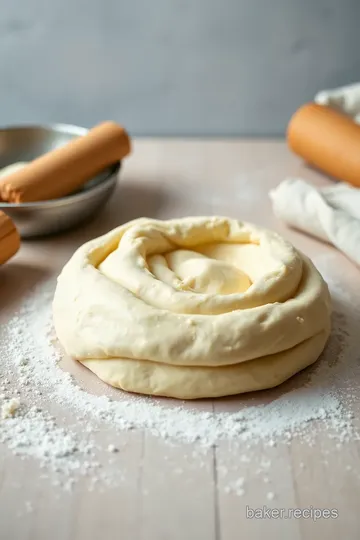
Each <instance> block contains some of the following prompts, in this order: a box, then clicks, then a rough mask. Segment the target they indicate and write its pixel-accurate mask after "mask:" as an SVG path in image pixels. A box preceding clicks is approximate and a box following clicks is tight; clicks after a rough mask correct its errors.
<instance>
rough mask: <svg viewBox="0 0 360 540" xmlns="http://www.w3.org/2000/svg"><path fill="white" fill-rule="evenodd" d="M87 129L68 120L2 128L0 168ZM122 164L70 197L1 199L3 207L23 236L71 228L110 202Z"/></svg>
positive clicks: (92, 180) (41, 151)
mask: <svg viewBox="0 0 360 540" xmlns="http://www.w3.org/2000/svg"><path fill="white" fill-rule="evenodd" d="M86 133H87V130H86V129H85V128H80V127H76V126H70V125H65V124H54V125H50V126H19V127H17V126H15V127H7V128H4V129H0V169H2V168H4V167H7V166H8V165H11V164H12V163H16V162H22V161H31V160H33V159H35V158H36V157H38V156H40V155H42V154H45V153H46V152H49V151H50V150H53V149H54V148H58V147H59V146H62V145H64V144H66V143H68V142H69V141H71V140H72V139H74V138H76V137H79V136H81V135H85V134H86ZM120 165H121V164H120V162H119V163H116V164H114V165H113V166H111V167H108V168H107V169H106V170H104V171H103V172H102V173H101V174H99V175H97V176H95V177H94V178H91V179H89V181H88V182H87V183H86V184H85V185H84V186H83V188H82V189H80V190H79V191H77V192H76V193H73V194H71V195H69V196H67V197H62V198H61V199H54V200H51V201H43V202H37V203H22V204H9V203H5V202H2V201H0V210H2V211H3V212H5V213H6V214H7V215H8V216H9V217H11V219H12V220H13V221H14V223H15V224H16V226H17V228H18V230H19V232H20V235H21V236H22V238H29V237H34V236H43V235H47V234H54V233H58V232H61V231H64V230H66V229H70V228H72V227H75V226H76V225H80V223H82V222H83V221H85V220H87V219H89V218H90V217H91V216H92V215H94V214H95V213H96V211H97V210H99V209H100V207H101V206H103V205H104V204H105V203H106V201H107V200H108V199H109V197H110V195H111V194H112V192H113V191H114V189H115V186H116V180H117V175H118V172H119V169H120Z"/></svg>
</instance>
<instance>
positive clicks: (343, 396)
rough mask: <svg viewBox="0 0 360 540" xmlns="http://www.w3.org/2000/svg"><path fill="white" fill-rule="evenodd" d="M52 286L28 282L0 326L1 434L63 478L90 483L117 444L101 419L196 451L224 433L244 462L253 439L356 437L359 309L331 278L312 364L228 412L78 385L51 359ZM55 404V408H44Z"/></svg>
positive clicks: (238, 486) (240, 488)
mask: <svg viewBox="0 0 360 540" xmlns="http://www.w3.org/2000/svg"><path fill="white" fill-rule="evenodd" d="M53 286H54V283H53V282H49V283H47V284H46V285H45V286H41V287H38V288H36V289H34V290H33V291H32V292H31V293H30V294H29V295H28V297H27V298H26V299H25V301H24V302H23V305H22V306H21V307H20V309H19V310H18V311H17V313H16V314H15V315H14V316H13V317H12V318H11V319H10V320H9V321H8V322H7V323H6V324H2V325H1V327H0V362H1V371H0V409H1V418H2V419H1V420H0V442H1V443H5V444H6V445H7V447H8V448H9V449H10V450H11V451H13V452H14V453H16V454H19V455H21V456H23V457H24V456H30V457H33V458H36V459H38V460H39V461H40V463H41V466H43V467H47V468H49V469H50V470H52V471H53V472H55V473H58V474H60V475H65V476H66V477H68V479H69V480H68V482H67V485H68V486H69V485H70V486H71V484H72V482H73V480H74V479H75V478H76V477H79V476H81V475H87V474H89V472H90V473H91V475H92V477H93V479H94V482H96V481H97V480H98V479H99V476H97V475H96V473H95V472H96V471H98V470H99V469H100V468H101V466H100V463H99V458H98V454H99V453H100V454H101V452H103V451H105V452H106V451H107V452H110V453H116V452H118V446H117V445H115V444H113V443H111V444H108V443H107V444H105V443H104V446H103V447H99V446H98V445H96V444H95V442H94V434H95V433H96V432H97V430H99V429H101V427H104V426H105V427H106V429H107V430H112V433H113V437H114V438H113V439H112V440H113V441H115V440H116V438H115V437H116V432H117V431H118V432H120V431H121V432H122V431H125V430H126V431H127V430H145V431H146V432H147V433H150V434H152V435H153V436H156V437H161V438H162V439H165V440H167V441H168V442H169V443H171V444H173V443H176V442H182V443H192V444H194V446H195V447H196V448H197V452H198V455H200V453H201V452H202V450H203V449H205V451H206V449H210V450H212V449H213V448H216V446H217V445H218V444H220V442H221V441H228V443H229V444H232V445H237V448H241V452H239V458H238V461H239V462H240V463H248V462H249V461H251V460H250V458H249V457H248V456H247V455H246V449H247V448H250V447H251V445H253V444H256V443H258V442H261V441H262V442H263V443H264V444H265V445H267V446H269V447H270V448H271V449H273V450H275V449H276V448H275V447H277V445H278V444H279V443H285V444H286V443H289V441H291V440H292V438H293V437H297V436H301V440H302V441H303V442H305V443H307V444H309V445H313V444H314V440H315V438H316V433H317V432H318V431H319V430H325V431H327V432H328V436H329V437H332V438H335V439H336V440H337V443H338V444H339V445H341V444H343V443H344V442H346V441H348V440H351V439H358V438H359V436H358V434H357V432H356V430H355V429H354V427H353V416H354V415H353V412H352V401H353V399H354V396H355V386H354V385H355V382H354V379H355V377H354V375H355V373H358V372H359V366H358V358H359V353H358V345H357V333H358V327H359V320H360V313H359V309H358V308H357V307H356V306H355V305H354V303H353V302H352V299H351V297H350V295H349V294H347V293H346V291H344V290H343V289H342V288H341V287H339V286H338V284H336V283H333V284H332V287H331V289H332V294H333V298H334V305H335V312H334V317H333V332H332V336H331V339H330V341H329V345H328V347H327V349H326V352H325V353H324V354H323V357H322V359H321V361H320V362H319V363H318V364H317V365H316V367H313V368H311V369H310V370H308V372H307V373H305V374H304V373H303V374H300V375H299V376H297V378H295V379H294V380H293V381H292V382H288V383H286V384H285V386H284V387H283V389H282V390H280V391H276V389H275V393H273V394H271V392H268V393H266V398H265V397H264V396H265V393H264V394H263V399H266V400H268V399H270V398H271V399H272V400H271V401H269V402H267V403H264V401H261V402H260V403H259V398H258V396H256V395H254V397H251V396H250V397H249V396H246V397H245V398H244V399H242V398H241V397H240V398H239V399H238V400H237V401H231V404H230V405H228V407H227V408H226V412H223V411H224V409H223V408H222V407H223V405H222V403H223V402H222V400H219V401H217V402H214V405H213V410H212V411H211V412H209V411H202V410H201V409H200V410H199V409H195V408H194V405H192V404H191V403H187V404H183V403H181V402H179V403H178V402H171V404H168V402H167V403H165V404H164V403H161V400H155V399H151V398H147V397H134V396H131V395H128V394H125V393H121V392H120V391H119V393H118V398H117V399H110V398H109V397H107V396H96V395H92V394H90V393H88V392H86V391H83V390H82V389H81V388H80V386H79V385H78V384H77V383H76V381H74V379H73V377H72V376H71V375H70V374H69V373H66V372H64V371H63V370H62V369H60V367H59V365H58V363H59V361H60V360H61V354H60V352H59V349H58V348H57V345H56V340H55V339H54V334H53V329H52V323H51V301H52V296H53ZM15 396H16V397H15ZM54 407H55V408H56V411H57V412H56V413H55V414H53V415H51V414H50V412H49V411H50V410H53V408H54ZM59 411H60V412H59ZM61 411H64V414H65V413H66V415H67V417H69V416H70V418H71V421H70V422H69V421H68V420H67V421H65V420H63V416H62V413H61ZM314 426H315V428H314ZM273 450H272V451H273ZM270 465H271V462H270V461H269V460H268V461H267V463H265V462H264V463H261V464H260V470H261V471H264V470H268V469H269V467H270ZM105 476H106V475H105ZM105 476H104V478H105ZM266 478H267V477H266ZM266 481H268V480H265V479H264V482H266ZM243 484H244V480H243V478H239V479H238V480H237V481H236V482H235V483H232V484H229V485H228V486H227V491H228V492H229V493H235V494H237V495H239V496H241V495H242V494H244V485H243ZM270 494H271V492H269V493H268V499H270V497H271V495H270Z"/></svg>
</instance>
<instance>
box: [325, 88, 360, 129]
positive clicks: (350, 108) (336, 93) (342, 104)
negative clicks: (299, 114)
mask: <svg viewBox="0 0 360 540" xmlns="http://www.w3.org/2000/svg"><path fill="white" fill-rule="evenodd" d="M314 101H315V103H318V104H319V105H328V106H329V107H333V108H334V109H337V110H339V111H341V112H343V113H345V114H347V115H349V116H351V118H352V119H353V120H354V122H356V123H357V124H360V83H354V84H349V85H347V86H340V87H339V88H334V89H332V90H322V91H321V92H318V93H317V94H316V96H315V98H314Z"/></svg>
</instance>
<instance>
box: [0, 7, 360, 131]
mask: <svg viewBox="0 0 360 540" xmlns="http://www.w3.org/2000/svg"><path fill="white" fill-rule="evenodd" d="M359 23H360V0H223V1H221V0H142V1H137V0H133V1H131V0H127V1H126V2H125V1H124V0H62V1H60V0H22V1H21V0H0V112H1V117H0V124H2V125H4V124H8V123H14V122H16V123H19V122H51V121H61V122H69V123H76V124H80V125H85V126H90V125H92V124H94V123H96V122H98V121H100V120H103V119H110V118H111V119H115V120H118V121H121V122H123V123H124V124H125V125H126V126H127V127H128V128H129V130H130V131H131V133H132V134H137V135H143V134H155V135H161V134H162V135H163V134H165V135H203V134H206V135H235V134H240V135H242V134H246V135H249V134H250V135H264V134H265V135H268V134H272V135H279V134H282V133H283V131H284V128H285V126H286V123H287V121H288V119H289V116H290V115H291V113H292V112H293V111H294V110H295V109H296V107H298V106H299V105H300V104H301V103H303V102H304V101H306V100H309V99H311V98H312V97H313V95H314V93H315V92H316V91H317V90H319V89H321V88H324V87H332V86H336V85H339V84H344V83H348V82H352V81H356V80H360V29H359V26H360V25H359Z"/></svg>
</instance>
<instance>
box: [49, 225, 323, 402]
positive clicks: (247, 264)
mask: <svg viewBox="0 0 360 540" xmlns="http://www.w3.org/2000/svg"><path fill="white" fill-rule="evenodd" d="M53 308H54V321H55V328H56V332H57V335H58V337H59V340H60V342H61V343H62V345H63V346H64V348H65V350H66V352H67V353H68V354H69V355H71V356H73V357H74V358H76V359H77V360H79V361H80V362H82V363H83V364H84V365H85V366H87V367H88V368H89V369H91V370H92V371H93V372H94V373H96V374H97V375H98V377H100V378H101V379H103V380H104V381H105V382H107V383H109V384H111V385H113V386H116V387H119V388H123V389H125V390H129V391H133V392H139V393H145V394H154V395H164V396H171V397H177V398H183V399H193V398H202V397H217V396H224V395H230V394H237V393H240V392H247V391H250V390H258V389H262V388H269V387H272V386H276V385H278V384H280V383H281V382H283V381H284V380H286V379H287V378H289V377H290V376H292V375H293V374H294V373H296V372H297V371H299V370H301V369H303V368H305V367H306V366H308V365H310V364H311V363H313V362H315V361H316V359H317V358H318V356H319V355H320V353H321V351H322V350H323V348H324V346H325V343H326V341H327V338H328V336H329V332H330V312H331V307H330V297H329V293H328V289H327V286H326V284H325V282H324V281H323V279H322V278H321V276H320V274H319V273H318V271H317V270H316V269H315V267H314V266H313V264H312V263H311V261H310V260H309V259H308V258H307V257H305V256H304V255H303V254H301V253H299V252H298V251H297V250H295V248H294V247H293V246H292V245H291V244H289V243H288V242H287V241H285V240H284V239H283V238H281V237H280V236H279V235H278V234H276V233H274V232H271V231H268V230H265V229H261V228H259V227H255V226H254V225H251V224H248V223H242V222H240V221H236V220H231V219H227V218H222V217H193V218H183V219H177V220H169V221H158V220H152V219H147V218H141V219H138V220H135V221H132V222H130V223H127V224H125V225H122V226H120V227H118V228H117V229H115V230H113V231H111V232H109V233H108V234H106V235H104V236H102V237H100V238H97V239H95V240H93V241H91V242H88V243H87V244H85V245H84V246H82V247H81V248H79V249H78V250H77V252H76V253H75V254H74V255H73V257H72V258H71V259H70V261H69V262H68V263H67V265H66V266H65V267H64V269H63V271H62V273H61V275H60V276H59V278H58V284H57V288H56V292H55V298H54V305H53Z"/></svg>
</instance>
